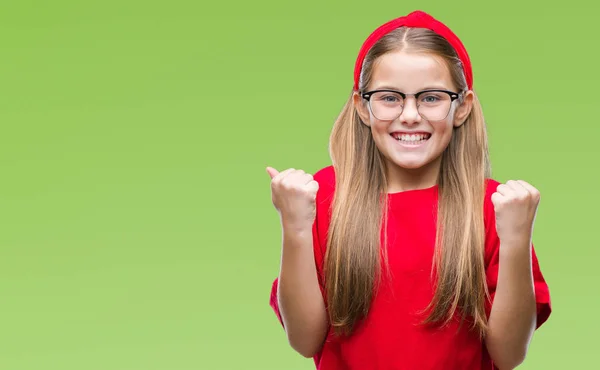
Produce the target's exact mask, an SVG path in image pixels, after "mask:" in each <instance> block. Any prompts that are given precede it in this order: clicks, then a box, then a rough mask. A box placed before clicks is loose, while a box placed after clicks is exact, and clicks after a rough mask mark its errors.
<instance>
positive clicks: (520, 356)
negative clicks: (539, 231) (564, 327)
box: [486, 245, 536, 370]
mask: <svg viewBox="0 0 600 370" xmlns="http://www.w3.org/2000/svg"><path fill="white" fill-rule="evenodd" d="M531 258H532V257H531V248H528V247H527V246H526V245H519V246H508V245H507V246H506V247H505V246H501V247H500V261H499V271H498V284H497V287H496V293H495V297H494V303H493V305H492V309H491V313H490V319H489V330H488V333H487V335H486V346H487V349H488V352H489V353H490V356H491V357H492V359H493V360H494V362H495V364H496V366H498V368H499V369H500V370H506V369H513V368H514V367H516V366H518V365H519V364H521V363H522V362H523V361H524V360H525V355H526V354H527V349H528V347H529V343H530V341H531V338H532V336H533V333H534V330H535V327H536V303H535V289H534V283H533V274H532V267H531Z"/></svg>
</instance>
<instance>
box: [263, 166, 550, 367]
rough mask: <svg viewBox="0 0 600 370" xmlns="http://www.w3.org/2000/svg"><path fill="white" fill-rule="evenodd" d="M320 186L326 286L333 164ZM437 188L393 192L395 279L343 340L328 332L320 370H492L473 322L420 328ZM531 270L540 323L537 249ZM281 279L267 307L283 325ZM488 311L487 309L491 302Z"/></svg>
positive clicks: (544, 296) (490, 258) (543, 290)
mask: <svg viewBox="0 0 600 370" xmlns="http://www.w3.org/2000/svg"><path fill="white" fill-rule="evenodd" d="M314 179H315V180H316V181H317V182H318V183H319V191H318V193H317V216H316V220H315V223H314V226H313V239H314V243H313V245H314V256H315V263H316V266H317V271H318V273H319V276H320V278H319V281H320V283H321V289H322V290H323V289H324V288H323V279H321V276H322V273H323V263H324V257H325V248H326V235H327V231H328V226H329V210H330V208H329V207H330V206H331V202H332V198H333V192H334V183H335V174H334V170H333V167H332V166H329V167H326V168H324V169H322V170H320V171H319V172H317V173H316V174H315V175H314ZM497 186H498V182H496V181H494V180H491V179H489V180H488V181H487V191H486V196H485V202H484V208H485V211H484V218H485V229H486V240H485V263H486V275H487V283H488V286H489V290H490V294H491V296H492V299H493V297H494V292H495V287H496V282H497V277H498V250H499V249H498V247H499V244H500V242H499V239H498V235H497V234H496V227H495V217H494V207H493V204H492V202H491V195H492V194H493V193H494V192H495V190H496V187H497ZM437 190H438V187H437V186H433V187H430V188H427V189H420V190H410V191H404V192H399V193H393V194H389V195H388V196H389V198H390V212H389V220H388V243H389V249H388V259H389V265H390V269H391V272H392V275H393V280H392V281H387V282H384V283H383V284H382V285H381V286H380V287H379V289H378V293H377V295H376V296H375V297H374V298H373V302H372V304H371V308H370V311H369V314H368V316H367V317H366V318H365V319H364V320H362V321H361V322H360V323H359V324H358V326H357V327H356V329H355V332H354V333H353V334H352V335H351V336H350V337H349V338H345V339H340V338H338V337H336V336H334V335H333V333H332V331H330V334H329V335H328V337H327V339H326V341H325V343H324V344H323V347H322V348H321V350H320V352H319V353H318V354H317V355H316V356H315V357H314V361H315V365H316V368H317V369H318V370H369V369H382V370H387V369H394V370H404V369H406V370H415V369H419V370H434V369H435V370H437V369H445V370H459V369H460V370H464V369H469V370H478V369H481V370H493V369H495V367H494V365H493V363H492V361H491V360H490V357H489V355H488V353H487V351H486V348H485V345H484V343H483V341H482V340H481V339H480V338H479V337H478V336H477V334H476V333H474V332H473V331H469V330H468V327H467V326H468V325H463V327H462V328H461V329H460V330H458V329H459V326H458V323H457V322H456V323H451V324H450V325H449V326H447V327H444V328H443V329H430V328H429V329H428V328H425V327H424V326H421V325H419V324H420V322H421V321H420V320H422V319H423V316H419V315H418V314H417V313H418V312H421V311H423V310H424V309H425V308H426V307H427V305H428V304H429V302H430V301H431V299H432V297H433V293H434V291H433V284H432V280H431V266H432V261H433V253H434V244H435V235H436V224H435V210H436V209H437V199H438V198H437V196H438V193H437ZM533 274H534V280H535V295H536V301H537V325H538V327H539V326H540V325H542V324H543V323H544V322H545V321H546V320H547V319H548V317H549V315H550V312H551V305H550V295H549V291H548V286H547V284H546V282H545V280H544V277H543V276H542V273H541V272H540V268H539V265H538V260H537V257H536V256H535V252H533ZM276 294H277V279H276V280H275V281H274V282H273V286H272V290H271V300H270V304H271V306H272V308H273V309H274V310H275V313H276V314H277V317H278V318H279V320H280V323H281V316H280V313H279V307H278V305H277V297H276ZM488 314H489V307H488Z"/></svg>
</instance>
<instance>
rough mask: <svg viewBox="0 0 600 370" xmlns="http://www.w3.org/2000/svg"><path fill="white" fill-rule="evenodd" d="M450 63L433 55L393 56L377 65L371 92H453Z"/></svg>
mask: <svg viewBox="0 0 600 370" xmlns="http://www.w3.org/2000/svg"><path fill="white" fill-rule="evenodd" d="M453 85H454V84H453V83H452V78H451V76H450V72H449V70H448V67H447V66H446V63H444V61H443V60H442V59H441V58H440V57H436V56H433V55H430V54H417V53H406V52H392V53H387V54H385V55H382V56H381V57H380V58H379V59H378V60H377V62H376V63H375V64H374V65H373V74H372V78H371V83H370V89H377V88H381V87H393V88H395V89H398V90H400V91H403V92H409V93H410V92H416V91H419V90H422V89H425V88H433V87H437V88H444V89H453Z"/></svg>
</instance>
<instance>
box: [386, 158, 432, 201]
mask: <svg viewBox="0 0 600 370" xmlns="http://www.w3.org/2000/svg"><path fill="white" fill-rule="evenodd" d="M440 165H441V158H438V159H437V160H435V161H434V162H432V163H429V164H427V165H425V166H423V167H419V168H414V169H413V168H402V167H399V166H398V165H396V164H393V163H388V164H387V187H388V189H387V192H388V193H398V192H402V191H409V190H419V189H427V188H430V187H433V186H435V185H437V183H438V175H439V172H440Z"/></svg>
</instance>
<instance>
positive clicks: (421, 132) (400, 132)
mask: <svg viewBox="0 0 600 370" xmlns="http://www.w3.org/2000/svg"><path fill="white" fill-rule="evenodd" d="M390 135H392V136H393V135H431V132H427V131H392V132H390Z"/></svg>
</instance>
